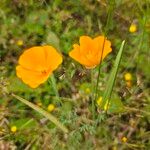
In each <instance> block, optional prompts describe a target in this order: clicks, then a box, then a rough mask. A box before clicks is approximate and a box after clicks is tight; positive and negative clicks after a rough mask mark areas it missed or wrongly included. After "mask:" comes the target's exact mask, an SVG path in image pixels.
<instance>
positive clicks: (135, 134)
mask: <svg viewBox="0 0 150 150" xmlns="http://www.w3.org/2000/svg"><path fill="white" fill-rule="evenodd" d="M132 25H135V26H136V30H135V32H130V27H131V26H132ZM106 33H107V34H106ZM101 34H106V36H107V38H108V39H109V40H110V41H111V42H112V49H113V52H112V54H111V55H110V56H108V57H107V59H106V60H105V61H104V62H103V63H102V67H101V76H100V85H99V95H102V94H103V91H104V89H105V84H106V81H107V78H108V75H109V73H110V70H111V68H112V64H113V62H114V60H115V57H116V55H117V53H118V50H119V47H120V44H121V42H122V41H123V40H126V45H125V49H124V53H123V56H122V61H121V64H120V68H119V74H118V76H117V81H116V85H115V88H114V91H113V94H112V100H114V103H115V101H117V99H119V100H121V103H122V104H123V105H124V107H125V110H124V111H123V112H120V111H116V112H115V113H113V114H108V115H106V114H104V113H101V112H98V113H100V115H99V117H98V118H97V119H96V120H91V114H90V105H91V103H90V97H91V95H90V94H91V91H92V89H91V84H90V71H89V70H85V68H83V67H82V66H81V65H80V64H78V63H77V62H75V61H73V60H72V59H71V58H69V57H68V52H69V51H70V50H71V49H72V45H73V44H74V43H78V41H79V37H80V36H81V35H89V36H91V37H96V36H98V35H101ZM35 45H52V46H54V47H55V48H57V49H58V50H59V51H60V52H61V53H62V54H63V57H64V62H63V64H62V66H61V67H59V68H58V70H57V71H56V72H55V76H56V79H57V83H58V84H57V87H58V90H59V93H60V96H61V97H63V99H64V104H63V106H62V107H57V104H56V99H55V98H53V96H54V91H53V89H52V88H51V87H50V85H49V84H48V83H45V84H42V85H41V86H40V87H38V88H37V89H31V88H29V87H28V86H26V85H25V84H24V83H23V82H22V81H20V80H19V79H18V78H17V77H16V73H15V66H16V65H17V60H18V58H19V56H20V55H21V54H22V52H23V51H24V50H25V49H27V48H30V47H32V46H35ZM149 47H150V2H149V0H143V1H141V0H132V1H130V0H66V1H65V0H64V1H63V0H38V1H37V0H1V1H0V149H2V147H4V149H7V147H9V149H26V150H27V149H33V150H34V149H35V150H38V149H44V150H46V149H56V150H57V149H69V150H78V149H85V150H87V149H89V150H90V149H95V150H99V149H102V150H103V149H104V150H107V149H112V150H117V149H119V150H120V149H146V150H148V149H150V92H149V86H150V82H149V81H150V73H149V68H150V51H149ZM128 72H129V73H130V74H131V75H132V84H131V87H128V85H127V82H126V81H125V79H124V75H125V74H126V73H128ZM96 76H97V69H96V70H95V79H96ZM95 82H96V81H95ZM6 91H9V92H14V93H16V94H18V95H20V96H22V97H24V98H26V99H28V100H30V101H31V102H33V103H35V104H37V105H39V106H40V107H42V108H43V109H45V110H47V106H48V105H49V104H51V103H53V104H54V105H56V109H55V110H54V111H53V112H52V113H53V114H54V115H55V116H57V117H58V118H59V120H60V121H61V122H62V123H63V124H64V125H66V126H67V127H68V128H69V131H70V132H69V134H68V135H66V134H63V133H62V132H61V131H60V130H58V129H57V128H56V127H55V125H54V124H52V123H51V122H48V121H46V120H45V119H44V118H43V117H42V116H41V115H40V114H38V113H37V112H35V111H34V110H31V109H30V108H29V107H27V106H25V105H24V104H22V103H20V102H19V101H17V100H15V99H14V98H12V97H11V96H10V95H8V94H7V92H6ZM72 101H73V102H72ZM122 104H121V105H122ZM121 105H119V107H121ZM117 110H119V108H118V107H117ZM12 126H16V127H17V131H16V132H15V133H14V132H12V131H11V127H12ZM125 138H126V140H127V141H126V140H125ZM123 139H124V140H123Z"/></svg>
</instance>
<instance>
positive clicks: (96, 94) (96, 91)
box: [94, 38, 105, 101]
mask: <svg viewBox="0 0 150 150" xmlns="http://www.w3.org/2000/svg"><path fill="white" fill-rule="evenodd" d="M104 45H105V38H104V42H103V47H102V55H101V58H100V64H101V62H102V57H103V51H104ZM100 69H101V66H100V65H99V68H98V77H97V82H96V88H95V98H94V101H96V99H97V97H98V84H99V79H100Z"/></svg>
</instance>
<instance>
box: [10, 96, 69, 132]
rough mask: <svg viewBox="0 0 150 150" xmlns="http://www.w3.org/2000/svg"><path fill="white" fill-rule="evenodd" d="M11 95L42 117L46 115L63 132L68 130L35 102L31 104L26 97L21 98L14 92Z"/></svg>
mask: <svg viewBox="0 0 150 150" xmlns="http://www.w3.org/2000/svg"><path fill="white" fill-rule="evenodd" d="M12 96H13V97H14V98H16V99H17V100H19V101H21V102H22V103H24V104H26V105H27V106H29V107H31V108H32V109H34V110H36V111H37V112H39V113H40V114H42V115H43V116H44V117H46V118H47V119H49V120H50V121H51V122H53V123H54V124H55V125H56V126H57V127H59V128H60V129H61V130H62V131H64V132H65V133H67V132H68V129H67V128H66V127H65V126H64V125H62V124H61V123H60V122H59V121H58V120H57V119H56V118H55V117H54V116H53V115H51V114H50V113H48V112H47V111H45V110H43V109H42V108H40V107H38V106H36V105H35V104H33V103H31V102H29V101H27V100H26V99H24V98H21V97H20V96H17V95H15V94H12Z"/></svg>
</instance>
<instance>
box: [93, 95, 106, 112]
mask: <svg viewBox="0 0 150 150" xmlns="http://www.w3.org/2000/svg"><path fill="white" fill-rule="evenodd" d="M102 99H103V98H102V96H100V97H99V99H98V100H97V101H96V103H97V105H98V106H101V104H102ZM108 108H109V104H108V100H107V101H106V103H105V105H104V110H105V111H106V110H108Z"/></svg>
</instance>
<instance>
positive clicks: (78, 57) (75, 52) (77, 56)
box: [69, 44, 91, 67]
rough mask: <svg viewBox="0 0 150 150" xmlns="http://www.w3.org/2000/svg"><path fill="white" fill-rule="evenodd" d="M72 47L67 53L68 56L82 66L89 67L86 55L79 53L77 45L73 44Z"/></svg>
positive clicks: (89, 63)
mask: <svg viewBox="0 0 150 150" xmlns="http://www.w3.org/2000/svg"><path fill="white" fill-rule="evenodd" d="M73 47H74V49H73V50H71V51H70V52H69V56H70V57H72V58H73V59H74V60H76V61H78V62H79V63H80V64H82V65H84V66H87V67H88V66H91V62H90V61H88V59H87V58H86V57H85V56H86V55H82V54H81V53H80V46H79V45H78V44H74V45H73Z"/></svg>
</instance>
